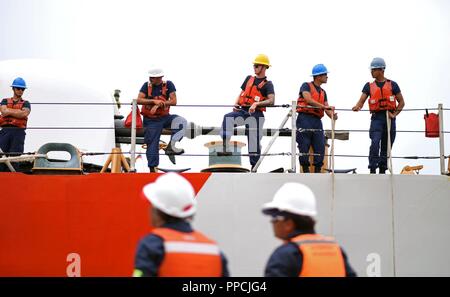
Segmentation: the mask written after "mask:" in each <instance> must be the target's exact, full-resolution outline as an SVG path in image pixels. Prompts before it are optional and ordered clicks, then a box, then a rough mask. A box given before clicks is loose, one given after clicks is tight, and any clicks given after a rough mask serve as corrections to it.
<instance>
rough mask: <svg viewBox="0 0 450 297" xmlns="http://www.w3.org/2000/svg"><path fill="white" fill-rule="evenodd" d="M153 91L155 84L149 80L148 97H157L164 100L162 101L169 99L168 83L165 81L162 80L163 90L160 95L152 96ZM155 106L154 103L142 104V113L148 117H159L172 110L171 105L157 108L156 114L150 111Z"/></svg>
mask: <svg viewBox="0 0 450 297" xmlns="http://www.w3.org/2000/svg"><path fill="white" fill-rule="evenodd" d="M152 91H153V86H152V84H151V83H150V82H149V83H148V92H147V94H148V96H147V98H150V99H157V100H162V101H167V84H166V82H165V81H163V82H162V90H161V95H160V96H155V97H153V96H152ZM152 108H153V105H151V104H148V105H143V106H142V110H141V114H142V115H143V116H146V117H148V118H159V117H161V116H165V115H168V114H169V111H170V106H168V107H166V108H162V107H160V108H158V109H157V110H156V112H155V113H154V114H151V113H150V111H151V109H152Z"/></svg>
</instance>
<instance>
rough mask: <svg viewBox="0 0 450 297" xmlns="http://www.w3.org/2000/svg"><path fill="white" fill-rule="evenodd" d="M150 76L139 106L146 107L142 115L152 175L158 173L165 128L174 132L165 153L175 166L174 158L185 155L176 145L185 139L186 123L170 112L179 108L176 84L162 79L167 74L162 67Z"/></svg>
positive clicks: (153, 70) (150, 71)
mask: <svg viewBox="0 0 450 297" xmlns="http://www.w3.org/2000/svg"><path fill="white" fill-rule="evenodd" d="M148 75H149V81H148V82H145V83H144V84H143V85H142V87H141V90H140V92H139V95H138V98H137V103H138V104H142V105H143V106H142V110H141V114H142V115H143V116H144V129H145V135H144V141H145V143H146V144H147V152H146V155H147V163H148V167H149V169H150V172H157V167H158V165H159V138H160V136H161V133H162V131H163V129H164V128H166V129H171V132H172V133H171V134H172V135H171V138H170V142H169V144H168V145H167V148H166V150H165V153H166V155H168V156H169V158H170V160H171V161H172V163H174V164H175V157H174V156H175V155H180V154H183V153H184V150H183V149H180V148H176V147H175V143H176V142H178V141H180V140H181V139H182V138H183V136H184V132H185V129H186V128H187V121H186V119H185V118H183V117H181V116H179V115H176V114H170V113H169V112H170V107H171V106H175V105H177V95H176V88H175V85H174V84H173V82H172V81H170V80H167V81H165V80H163V77H164V71H163V70H162V69H161V68H159V67H152V68H151V69H150V70H149V71H148Z"/></svg>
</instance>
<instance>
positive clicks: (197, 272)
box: [152, 228, 222, 277]
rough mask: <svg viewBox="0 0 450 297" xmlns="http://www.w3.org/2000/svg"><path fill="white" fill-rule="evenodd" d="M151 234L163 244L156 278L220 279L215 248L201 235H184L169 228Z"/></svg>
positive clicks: (214, 244)
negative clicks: (161, 258)
mask: <svg viewBox="0 0 450 297" xmlns="http://www.w3.org/2000/svg"><path fill="white" fill-rule="evenodd" d="M152 233H153V234H156V235H158V236H160V237H161V238H162V239H163V240H164V259H163V261H162V263H161V266H160V267H159V271H158V276H161V277H165V276H173V277H220V276H222V260H221V257H220V250H219V247H218V246H217V244H216V243H215V242H214V241H212V240H210V239H209V238H207V237H206V236H205V235H203V234H201V233H200V232H196V231H194V232H191V233H184V232H179V231H176V230H173V229H169V228H156V229H154V230H153V231H152Z"/></svg>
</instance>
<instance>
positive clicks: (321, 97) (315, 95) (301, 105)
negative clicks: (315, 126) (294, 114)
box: [297, 82, 325, 118]
mask: <svg viewBox="0 0 450 297" xmlns="http://www.w3.org/2000/svg"><path fill="white" fill-rule="evenodd" d="M308 85H309V89H310V93H311V98H312V99H313V100H314V101H316V102H319V103H320V104H325V92H324V90H322V89H321V90H320V93H319V92H317V90H316V87H315V85H314V84H313V83H311V82H309V83H308ZM297 106H298V107H297V111H298V112H304V113H309V114H313V115H315V116H318V117H319V118H322V117H323V114H324V111H323V109H322V108H311V107H307V106H308V103H306V100H305V98H302V97H301V96H299V97H298V99H297Z"/></svg>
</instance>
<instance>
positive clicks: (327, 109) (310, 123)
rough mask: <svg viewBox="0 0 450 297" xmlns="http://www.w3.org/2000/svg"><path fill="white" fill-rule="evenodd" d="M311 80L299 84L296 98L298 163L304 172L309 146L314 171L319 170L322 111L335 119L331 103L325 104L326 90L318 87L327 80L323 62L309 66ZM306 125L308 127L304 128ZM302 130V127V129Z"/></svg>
mask: <svg viewBox="0 0 450 297" xmlns="http://www.w3.org/2000/svg"><path fill="white" fill-rule="evenodd" d="M311 76H312V77H313V81H312V82H305V83H303V84H302V86H301V88H300V93H299V98H298V100H297V112H298V116H297V123H296V126H297V129H298V130H300V131H298V130H297V134H296V140H297V145H298V150H299V152H300V153H301V155H300V157H299V161H300V166H302V170H303V172H304V173H308V172H309V166H310V164H309V156H308V155H307V154H308V152H309V147H310V146H311V145H312V147H313V150H314V154H315V155H314V172H315V173H320V172H321V170H322V166H323V160H324V157H325V135H324V132H323V126H322V120H321V119H322V117H323V115H324V113H326V114H327V115H328V116H329V117H330V118H331V117H334V119H335V120H337V118H338V116H337V113H334V107H332V106H329V105H328V100H327V93H326V92H325V90H324V89H322V88H321V85H322V84H326V83H327V80H328V70H327V68H326V67H325V66H324V65H323V64H317V65H316V66H314V67H313V69H312V75H311ZM308 129H312V130H310V131H308ZM302 130H303V131H302Z"/></svg>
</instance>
